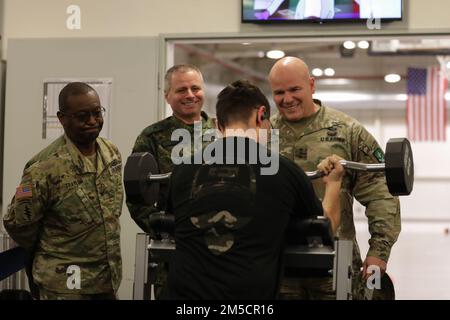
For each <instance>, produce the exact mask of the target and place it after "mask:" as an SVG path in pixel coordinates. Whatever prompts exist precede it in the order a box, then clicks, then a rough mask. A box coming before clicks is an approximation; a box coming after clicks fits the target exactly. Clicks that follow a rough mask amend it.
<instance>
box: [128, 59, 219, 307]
mask: <svg viewBox="0 0 450 320" xmlns="http://www.w3.org/2000/svg"><path fill="white" fill-rule="evenodd" d="M203 87H204V83H203V77H202V74H201V72H200V70H199V69H198V68H197V67H195V66H193V65H187V64H182V65H176V66H174V67H172V68H170V69H169V70H168V71H167V72H166V75H165V87H164V88H165V89H164V93H165V98H166V101H167V103H168V104H169V105H170V106H171V108H172V111H173V115H172V116H170V117H168V118H166V119H164V120H161V121H159V122H157V123H155V124H152V125H150V126H148V127H147V128H145V129H144V130H143V131H142V133H141V134H140V135H139V136H138V137H137V139H136V142H135V144H134V147H133V151H132V152H149V153H151V154H152V155H153V156H154V157H155V159H156V162H157V164H158V167H159V171H160V172H161V173H167V172H171V171H172V168H173V163H172V160H171V153H172V149H173V148H174V146H175V145H177V144H178V143H179V141H172V140H171V135H172V132H173V131H174V130H176V129H185V130H187V131H188V132H189V133H190V134H191V137H194V122H198V121H201V131H202V132H201V133H200V135H202V134H203V133H204V132H205V131H206V130H209V129H214V128H215V121H214V120H213V119H212V118H209V117H208V115H207V114H206V113H205V112H203V111H201V109H202V107H203V102H204V91H203ZM203 143H204V144H205V143H206V142H203ZM191 145H192V148H194V143H192V144H191ZM191 152H194V150H193V149H192V150H191ZM183 156H188V155H183ZM167 188H168V183H167V182H161V183H160V194H159V200H158V202H157V203H156V204H155V205H154V206H149V205H146V204H145V203H143V202H142V201H140V200H137V199H129V198H127V201H126V203H127V206H128V209H129V211H130V214H131V217H132V218H133V220H134V221H135V222H136V223H137V225H138V226H139V227H141V229H142V230H144V231H145V232H147V233H149V234H150V235H151V236H152V237H156V236H157V235H156V234H154V232H153V230H152V229H151V227H150V225H149V218H150V215H151V214H152V213H154V212H159V211H165V209H166V201H167ZM166 282H167V265H164V264H163V263H160V264H159V265H158V267H157V269H156V284H155V297H156V298H157V299H159V298H163V296H162V294H163V289H164V288H165V284H166Z"/></svg>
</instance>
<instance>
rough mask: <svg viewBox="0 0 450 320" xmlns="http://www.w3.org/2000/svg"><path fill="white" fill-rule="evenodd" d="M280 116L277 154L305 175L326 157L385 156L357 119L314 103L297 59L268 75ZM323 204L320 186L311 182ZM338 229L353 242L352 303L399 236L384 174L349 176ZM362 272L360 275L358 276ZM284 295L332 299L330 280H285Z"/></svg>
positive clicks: (310, 81)
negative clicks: (356, 215) (362, 220)
mask: <svg viewBox="0 0 450 320" xmlns="http://www.w3.org/2000/svg"><path fill="white" fill-rule="evenodd" d="M269 82H270V85H271V87H272V93H273V98H274V101H275V103H276V105H277V107H278V111H279V112H278V114H276V115H274V116H273V117H272V119H271V120H272V124H273V126H274V127H275V128H278V129H279V130H280V131H279V134H280V153H281V154H283V155H284V156H286V157H288V158H290V159H292V160H294V161H295V162H296V163H297V164H298V165H299V166H300V167H302V168H303V169H304V170H306V171H309V170H314V169H315V168H316V165H317V164H318V163H319V162H320V161H321V160H322V159H323V158H325V157H326V156H328V155H330V154H336V155H338V156H340V157H342V158H344V159H346V160H351V161H357V162H364V163H379V162H384V153H383V151H382V149H381V148H380V146H379V145H378V143H377V141H376V140H375V139H374V137H373V136H372V135H371V134H370V133H369V132H368V131H367V130H366V129H365V128H364V127H363V126H362V125H361V124H360V123H359V122H358V121H356V120H355V119H352V118H351V117H349V116H347V115H345V114H343V113H342V112H339V111H336V110H333V109H331V108H328V107H325V106H323V105H322V103H321V102H320V101H318V100H313V98H312V94H313V93H314V78H312V77H310V75H309V70H308V67H307V65H306V64H305V63H304V62H303V61H302V60H300V59H298V58H293V57H286V58H283V59H281V60H279V61H278V62H276V63H275V65H274V66H273V68H272V70H271V71H270V75H269ZM314 188H315V191H316V194H317V195H318V197H319V198H320V199H321V198H322V197H323V194H324V187H323V184H322V183H321V181H320V180H315V181H314ZM353 198H355V199H356V200H357V201H358V202H360V203H361V204H362V205H364V206H365V207H366V216H367V217H368V223H369V232H370V234H371V238H370V240H369V244H370V249H369V251H368V253H367V256H366V259H365V260H364V262H363V261H362V260H361V255H360V252H359V247H358V244H357V242H356V239H355V226H354V221H353ZM341 208H342V209H341V226H340V228H339V229H338V233H337V235H338V236H339V237H340V238H341V239H351V240H353V245H354V247H353V269H354V271H355V274H354V279H353V298H354V299H358V298H359V299H362V298H363V294H364V293H363V292H364V287H365V282H364V281H362V279H367V278H368V277H369V276H370V275H368V274H367V267H368V266H370V265H375V266H378V267H379V268H380V269H381V272H384V271H385V270H386V266H387V261H388V259H389V254H390V251H391V248H392V246H393V244H394V243H395V241H396V240H397V238H398V235H399V233H400V204H399V200H398V198H397V197H393V196H392V195H391V194H390V193H389V191H388V188H387V185H386V179H385V176H384V173H365V172H356V171H349V172H347V174H346V176H345V178H344V181H343V187H342V191H341ZM361 269H362V271H360V270H361ZM282 292H283V293H284V295H285V297H287V298H297V299H307V298H312V299H334V297H335V294H334V292H333V291H332V282H331V278H329V279H320V278H301V279H285V281H284V285H283V287H282Z"/></svg>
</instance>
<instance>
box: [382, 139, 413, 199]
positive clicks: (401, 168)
mask: <svg viewBox="0 0 450 320" xmlns="http://www.w3.org/2000/svg"><path fill="white" fill-rule="evenodd" d="M385 158H386V165H385V174H386V182H387V186H388V189H389V192H390V193H391V194H392V195H394V196H404V195H409V194H411V192H412V189H413V185H414V160H413V154H412V149H411V144H410V143H409V141H408V139H406V138H392V139H389V141H388V143H387V145H386V155H385Z"/></svg>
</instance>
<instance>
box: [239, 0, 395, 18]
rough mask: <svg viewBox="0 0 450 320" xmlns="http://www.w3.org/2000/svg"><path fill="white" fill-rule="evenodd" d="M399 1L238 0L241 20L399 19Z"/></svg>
mask: <svg viewBox="0 0 450 320" xmlns="http://www.w3.org/2000/svg"><path fill="white" fill-rule="evenodd" d="M402 2H403V1H402V0H242V22H252V23H264V22H300V21H303V22H308V21H309V22H331V21H334V22H338V21H342V22H350V21H366V20H367V19H371V18H376V19H378V18H379V19H381V21H394V20H402V18H403V6H402V5H403V4H402Z"/></svg>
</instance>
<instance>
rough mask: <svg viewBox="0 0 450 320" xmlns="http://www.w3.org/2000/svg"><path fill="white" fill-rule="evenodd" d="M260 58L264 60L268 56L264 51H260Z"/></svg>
mask: <svg viewBox="0 0 450 320" xmlns="http://www.w3.org/2000/svg"><path fill="white" fill-rule="evenodd" d="M257 55H258V58H264V57H265V56H266V54H265V53H264V51H258V54H257Z"/></svg>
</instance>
